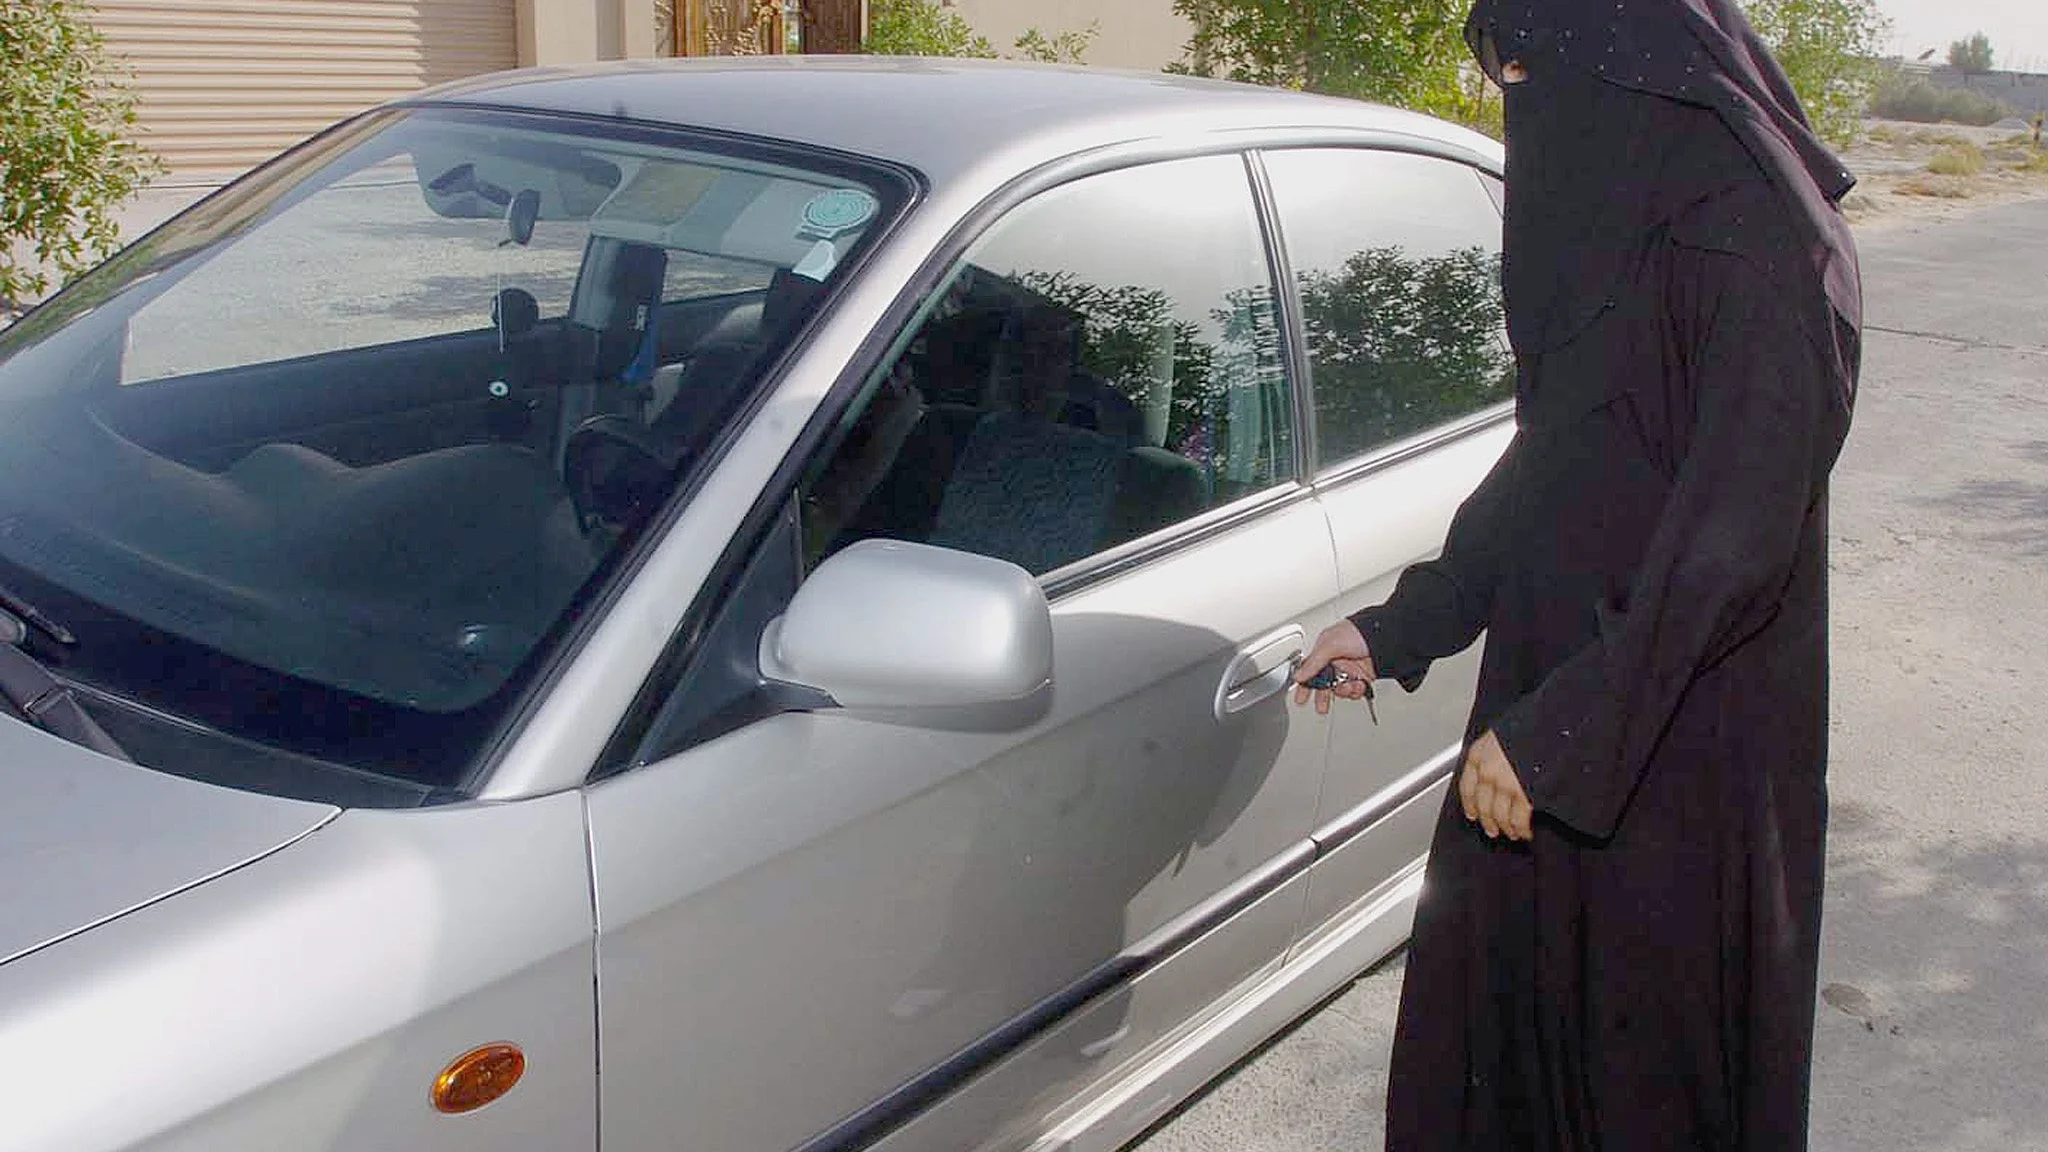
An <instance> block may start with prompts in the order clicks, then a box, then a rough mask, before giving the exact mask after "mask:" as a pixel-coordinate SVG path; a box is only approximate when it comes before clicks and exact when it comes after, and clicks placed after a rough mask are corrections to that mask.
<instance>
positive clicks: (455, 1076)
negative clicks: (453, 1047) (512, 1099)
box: [434, 1044, 526, 1115]
mask: <svg viewBox="0 0 2048 1152" xmlns="http://www.w3.org/2000/svg"><path fill="white" fill-rule="evenodd" d="M524 1075H526V1053H524V1052H521V1051H520V1050H519V1049H518V1048H517V1047H516V1046H514V1045H511V1044H486V1045H484V1046H483V1047H481V1048H477V1049H475V1050H473V1051H469V1052H464V1053H463V1054H462V1055H460V1056H457V1057H456V1058H455V1059H453V1060H451V1061H449V1062H448V1067H446V1068H443V1069H442V1070H441V1075H439V1076H438V1077H435V1079H434V1108H435V1110H436V1111H440V1112H446V1113H449V1114H450V1115H454V1114H456V1113H461V1112H474V1111H476V1110H477V1109H479V1108H481V1107H483V1106H484V1105H486V1104H489V1103H490V1102H491V1101H493V1100H496V1099H497V1098H498V1097H500V1096H503V1095H504V1094H505V1093H507V1092H510V1091H511V1090H512V1086H513V1085H514V1084H517V1083H519V1078H520V1077H521V1076H524Z"/></svg>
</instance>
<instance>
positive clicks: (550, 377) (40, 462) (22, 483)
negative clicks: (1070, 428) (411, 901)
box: [0, 109, 901, 795]
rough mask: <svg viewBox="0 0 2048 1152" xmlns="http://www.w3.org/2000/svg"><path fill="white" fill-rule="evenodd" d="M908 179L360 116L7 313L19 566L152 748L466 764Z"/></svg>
mask: <svg viewBox="0 0 2048 1152" xmlns="http://www.w3.org/2000/svg"><path fill="white" fill-rule="evenodd" d="M900 200H901V194H900V190H899V189H898V187H897V186H896V185H895V183H894V182H893V180H892V178H891V177H889V176H887V175H885V174H879V173H875V172H868V171H865V170H862V169H858V168H854V167H851V166H849V165H846V164H844V163H841V162H839V161H837V160H828V159H825V158H822V157H812V156H808V155H805V154H801V153H788V154H785V153H784V152H783V151H781V150H770V149H767V148H765V147H763V148H754V147H742V146H739V145H736V144H731V143H726V142H718V143H712V142H709V141H706V140H703V139H698V138H695V137H689V136H684V135H680V134H663V133H656V132H653V131H651V130H647V129H642V128H637V127H632V126H626V125H618V124H604V125H595V124H591V123H589V122H584V121H577V120H563V119H553V118H543V117H533V116H524V115H513V114H509V113H503V114H501V113H485V112H479V111H469V110H461V111H458V110H449V109H416V110H409V111H393V112H383V113H378V114H375V115H372V116H369V117H365V118H362V119H360V120H357V121H354V122H352V123H350V124H348V125H345V126H343V127H342V128H340V129H337V130H336V131H334V132H332V133H329V134H328V135H327V136H324V137H322V138H320V139H319V140H317V141H316V142H314V143H313V144H312V145H310V146H308V147H307V148H305V149H302V150H300V151H299V152H298V153H295V154H293V155H292V156H290V157H288V158H286V159H285V160H283V161H281V162H279V163H277V164H274V165H272V166H270V167H269V168H268V169H266V170H264V171H262V172H260V173H258V174H257V175H255V176H253V177H251V178H249V179H248V180H245V181H243V182H242V183H240V184H238V185H236V186H233V187H231V188H229V189H228V190H226V191H225V192H223V193H221V194H219V195H216V196H215V197H213V198H211V199H209V200H208V201H206V202H205V203H202V204H201V205H199V206H198V207H196V208H194V209H192V210H191V211H189V212H187V213H185V214H184V215H183V216H181V217H179V218H177V219H175V220H173V221H172V222H171V223H170V224H168V225H166V226H165V227H163V228H161V229H159V230H158V231H157V232H155V233H153V234H151V235H150V236H148V237H146V238H144V239H143V240H142V241H141V242H139V243H138V244H136V245H134V246H132V247H131V248H129V249H128V250H127V251H125V252H123V253H122V254H121V255H119V256H117V257H115V258H114V259H113V260H111V261H109V262H108V263H107V264H106V265H104V266H102V267H101V268H100V269H98V270H97V271H95V272H94V273H92V274H91V275H89V276H87V277H86V278H84V279H83V280H81V281H79V282H78V283H77V284H75V285H73V286H72V287H71V288H69V289H68V290H67V291H66V292H65V293H64V294H63V295H61V296H59V297H58V298H57V299H55V300H53V301H52V302H50V303H49V304H47V305H45V306H44V307H43V308H42V309H40V310H38V311H37V312H35V313H34V314H32V315H31V316H29V317H27V318H25V319H24V320H23V321H22V322H20V323H19V324H17V325H15V326H14V327H13V328H12V329H10V330H8V331H7V332H6V333H4V334H0V593H4V594H5V597H6V598H11V599H13V600H14V601H16V602H21V603H27V604H29V605H32V606H33V607H34V608H35V609H37V610H40V611H41V612H42V613H43V614H44V615H46V616H48V617H50V618H51V619H53V620H56V621H58V622H59V623H60V624H61V625H62V626H63V627H64V628H65V629H67V630H68V631H69V632H70V633H72V634H73V635H74V636H75V642H73V643H70V644H60V643H57V642H56V641H54V640H52V639H51V638H50V637H49V636H47V635H43V636H39V637H38V638H36V639H35V640H34V641H33V642H32V643H33V644H34V645H35V647H36V652H35V654H36V655H38V656H39V657H41V658H42V659H44V660H45V661H46V662H48V663H50V664H52V665H53V666H55V667H56V668H57V670H58V671H59V672H60V674H62V675H63V676H65V677H66V678H68V679H70V680H72V681H74V682H76V683H79V684H80V685H82V686H84V687H85V688H87V689H88V690H91V696H92V698H93V700H94V701H95V707H96V708H97V709H98V711H99V712H100V713H102V714H103V715H102V722H103V723H105V724H107V726H108V728H109V730H110V731H114V732H115V734H116V736H117V737H119V738H120V739H121V740H122V742H123V743H124V744H127V745H128V746H129V750H130V751H131V752H132V753H133V754H134V755H135V757H136V759H138V760H140V761H141V762H143V763H146V764H152V765H154V766H157V767H161V768H164V769H166V770H170V771H176V772H181V773H184V774H188V775H197V776H202V777H207V778H214V779H222V780H223V781H224V782H227V783H232V784H237V785H240V786H245V787H257V788H262V789H265V790H270V791H277V792H283V793H288V794H298V795H319V794H322V793H325V792H331V791H333V788H334V787H335V781H341V780H348V781H354V782H355V783H354V784H351V785H349V786H348V787H349V788H357V789H360V788H361V787H371V789H372V790H373V791H374V785H376V784H377V783H389V784H392V785H393V786H396V787H398V788H399V789H400V790H401V791H403V790H406V789H411V790H413V791H417V792H420V793H422V794H424V793H428V792H432V791H434V790H439V789H447V788H452V787H457V786H459V785H460V783H461V782H462V781H463V779H464V777H465V774H466V771H467V769H468V768H469V767H470V766H471V764H472V762H473V760H474V757H475V756H476V754H477V751H478V749H479V748H481V747H482V746H483V744H484V742H485V741H486V740H487V739H488V738H489V737H490V735H491V734H492V733H493V732H494V731H495V730H496V728H497V726H498V725H499V724H500V723H501V722H502V720H503V718H504V713H505V712H506V710H507V709H508V708H509V707H510V706H511V703H512V702H513V701H514V700H515V699H516V697H517V693H518V691H519V690H520V689H521V688H522V687H523V686H524V685H525V684H526V683H527V682H528V681H529V680H530V679H531V676H532V673H533V671H534V669H535V668H536V667H537V666H538V665H539V663H540V662H541V660H542V659H544V657H545V654H546V652H547V651H548V650H549V648H550V647H551V638H553V637H555V636H558V635H559V634H560V633H561V632H562V631H563V630H564V628H565V626H566V624H567V622H568V621H569V619H570V618H571V617H573V615H574V611H575V608H576V606H577V605H578V604H579V603H581V602H583V601H584V600H585V599H587V598H588V596H589V594H590V592H591V590H592V588H593V587H594V585H595V581H597V580H598V579H600V578H601V576H602V574H603V572H604V571H605V569H606V560H607V559H608V557H610V556H611V555H612V554H613V553H615V552H616V551H617V550H618V549H619V548H620V547H622V546H623V544H624V543H625V542H626V541H627V540H628V539H630V538H631V536H632V535H633V532H634V530H635V528H636V527H637V526H638V524H639V522H640V519H641V518H642V517H644V516H645V515H647V514H648V513H649V512H650V511H651V510H652V509H653V508H655V507H656V506H658V505H659V504H660V502H661V501H662V499H663V498H664V497H665V496H666V494H667V492H668V491H669V490H670V489H671V488H672V486H673V485H674V484H675V483H676V481H677V480H678V479H679V478H680V477H681V476H683V475H685V474H686V473H687V472H688V470H689V468H690V466H691V464H692V463H693V462H694V461H696V460H697V459H699V458H700V457H701V456H702V455H703V454H704V449H705V448H706V447H707V446H708V445H709V444H710V443H711V441H712V440H713V439H714V438H715V437H716V436H717V434H718V432H719V431H720V430H721V428H722V427H723V426H724V424H725V423H726V422H727V421H728V420H729V419H731V417H732V414H733V413H734V412H735V411H737V410H738V409H739V408H740V407H741V406H742V405H743V404H744V402H745V400H746V398H747V396H748V394H749V393H750V392H751V390H752V387H753V386H754V385H755V384H756V383H757V382H758V379H759V376H760V374H761V372H762V370H763V369H764V368H765V366H766V365H767V364H768V363H770V362H771V361H773V360H774V359H776V358H777V355H778V354H779V352H780V350H781V348H782V346H783V344H784V343H785V342H786V341H787V340H788V339H789V338H790V336H791V334H792V333H793V332H794V331H795V329H796V322H797V321H798V320H800V319H801V318H802V317H803V316H804V315H805V313H806V312H807V311H808V310H809V309H811V308H812V307H814V306H815V305H816V303H817V302H818V301H819V300H820V299H821V298H822V296H823V295H824V293H825V292H826V291H828V290H829V289H830V287H831V286H832V285H833V284H834V282H835V281H836V279H837V277H838V271H839V269H840V268H841V267H842V266H843V265H844V264H845V263H846V262H847V261H848V258H849V257H850V256H852V255H853V254H854V253H855V251H856V250H857V249H858V247H859V246H860V245H861V244H862V243H863V242H864V240H865V239H866V238H867V237H868V236H869V235H870V234H871V233H872V232H873V231H875V229H876V226H877V225H878V223H879V222H881V221H882V220H884V219H885V218H886V217H887V216H888V214H889V213H891V212H892V211H893V210H894V209H895V208H896V207H897V206H898V204H899V203H900ZM365 781H367V782H368V783H367V784H365V783H364V782H365ZM343 790H344V791H347V790H348V788H344V789H343Z"/></svg>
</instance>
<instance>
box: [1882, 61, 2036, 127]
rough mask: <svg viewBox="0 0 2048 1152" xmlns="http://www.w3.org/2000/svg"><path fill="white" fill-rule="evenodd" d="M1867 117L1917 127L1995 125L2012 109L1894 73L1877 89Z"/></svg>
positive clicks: (1978, 94) (1967, 92) (1979, 95)
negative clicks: (1912, 122)
mask: <svg viewBox="0 0 2048 1152" xmlns="http://www.w3.org/2000/svg"><path fill="white" fill-rule="evenodd" d="M1870 114H1871V115H1872V116H1878V117H1881V118H1883V119H1886V120H1911V121H1914V122H1916V123H1920V124H1974V125H1977V126H1979V127H1982V126H1984V125H1987V124H1996V123H1998V122H1999V121H2000V120H2003V119H2005V118H2006V117H2007V116H2010V115H2012V109H2011V108H2009V107H2007V106H2006V105H2004V104H2002V103H2000V102H1998V101H1997V100H1993V99H1992V98H1991V97H1989V96H1986V95H1984V94H1983V93H1981V92H1972V91H1970V90H1968V89H1966V88H1943V87H1940V86H1939V85H1935V84H1931V83H1929V82H1927V81H1926V80H1922V79H1920V78H1918V77H1914V76H1905V75H1901V74H1898V73H1894V74H1892V75H1891V76H1889V77H1887V78H1886V79H1885V81H1884V82H1883V83H1881V84H1879V85H1878V88H1877V92H1876V93H1875V94H1874V95H1872V97H1871V99H1870Z"/></svg>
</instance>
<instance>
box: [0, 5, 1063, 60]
mask: <svg viewBox="0 0 2048 1152" xmlns="http://www.w3.org/2000/svg"><path fill="white" fill-rule="evenodd" d="M0 2H4V0H0ZM1099 30H1100V29H1099V27H1098V26H1097V25H1093V24H1091V25H1089V26H1088V27H1087V28H1084V29H1081V30H1079V31H1070V32H1061V33H1059V34H1058V35H1056V36H1048V35H1046V34H1045V33H1044V32H1041V31H1039V30H1038V29H1036V28H1027V29H1025V31H1024V34H1023V35H1022V36H1019V37H1018V38H1017V43H1016V44H1015V45H1013V47H1014V48H1015V50H1016V51H1015V56H1014V59H1019V60H1035V61H1038V62H1039V63H1042V64H1082V63H1086V60H1085V57H1086V56H1087V55H1088V49H1089V47H1090V46H1091V45H1093V44H1094V43H1095V36H1096V33H1097V32H1098V31H1099ZM861 51H863V52H866V53H867V54H868V55H870V56H952V57H965V58H969V59H980V60H993V59H996V58H997V57H1000V56H1001V55H1002V53H1000V52H998V51H996V46H995V45H994V44H992V43H990V42H989V39H988V37H986V36H983V35H981V34H980V33H978V32H976V31H975V30H974V26H973V25H971V24H969V23H968V22H967V21H966V20H965V19H964V18H962V17H961V15H960V14H959V13H958V12H953V11H949V10H948V9H945V8H942V7H940V6H939V5H938V4H936V3H934V2H933V0H873V2H872V3H871V4H870V5H869V7H868V38H867V39H866V40H865V41H863V42H862V44H861Z"/></svg>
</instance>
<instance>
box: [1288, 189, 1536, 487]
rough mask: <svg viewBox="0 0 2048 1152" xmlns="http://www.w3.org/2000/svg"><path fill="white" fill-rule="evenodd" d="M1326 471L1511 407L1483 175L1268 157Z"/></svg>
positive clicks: (1496, 231)
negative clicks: (1506, 404) (1491, 409)
mask: <svg viewBox="0 0 2048 1152" xmlns="http://www.w3.org/2000/svg"><path fill="white" fill-rule="evenodd" d="M1266 168H1267V171H1268V173H1269V175H1270V177H1271V180H1272V186H1273V196H1274V201H1275V203H1276V205H1277V207H1278V209H1279V213H1280V225H1281V231H1282V233H1283V235H1284V236H1285V239H1286V244H1287V250H1288V255H1289V257H1290V258H1291V259H1292V261H1293V266H1294V272H1295V277H1296V284H1297V289H1298V291H1299V292H1300V294H1301V304H1302V320H1303V328H1304V332H1305V335H1306V336H1307V340H1308V352H1309V363H1310V368H1311V380H1312V383H1313V386H1314V390H1315V401H1316V402H1315V409H1316V436H1317V444H1316V448H1317V451H1316V455H1317V458H1318V464H1319V465H1321V466H1325V467H1327V466H1330V465H1335V464H1341V463H1343V462H1344V461H1346V460H1350V459H1353V458H1356V457H1357V456H1359V455H1361V454H1363V453H1366V452H1370V451H1372V450H1373V449H1375V448H1379V447H1382V446H1384V445H1387V444H1390V443H1392V442H1394V441H1396V440H1400V439H1402V438H1404V437H1408V436H1412V435H1414V434H1416V433H1419V432H1424V431H1427V430H1428V429H1430V428H1432V427H1434V426H1436V425H1439V424H1442V423H1444V422H1446V421H1450V420H1455V419H1458V418H1459V417H1462V416H1468V415H1471V414H1472V413H1474V412H1477V411H1479V410H1481V409H1483V408H1486V407H1488V406H1490V405H1492V404H1495V403H1498V402H1500V401H1502V400H1505V399H1507V398H1508V397H1509V396H1510V395H1511V394H1512V391H1513V369H1512V363H1511V361H1510V358H1509V356H1508V353H1507V345H1506V341H1505V336H1504V327H1503V324H1504V317H1503V315H1502V312H1501V303H1500V215H1499V211H1498V209H1497V208H1496V206H1495V205H1494V203H1493V202H1492V199H1491V197H1490V196H1489V195H1488V194H1487V190H1486V186H1485V185H1484V184H1483V183H1482V182H1481V178H1480V177H1479V174H1478V173H1476V172H1475V171H1474V170H1473V169H1470V168H1467V167H1466V166H1464V165H1462V164H1455V163H1452V162H1450V161H1446V160H1438V159H1435V158H1432V157H1428V156H1417V155H1412V154H1408V153H1397V152H1375V151H1367V150H1364V149H1304V150H1299V151H1287V152H1275V153H1271V154H1269V155H1268V156H1267V157H1266Z"/></svg>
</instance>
